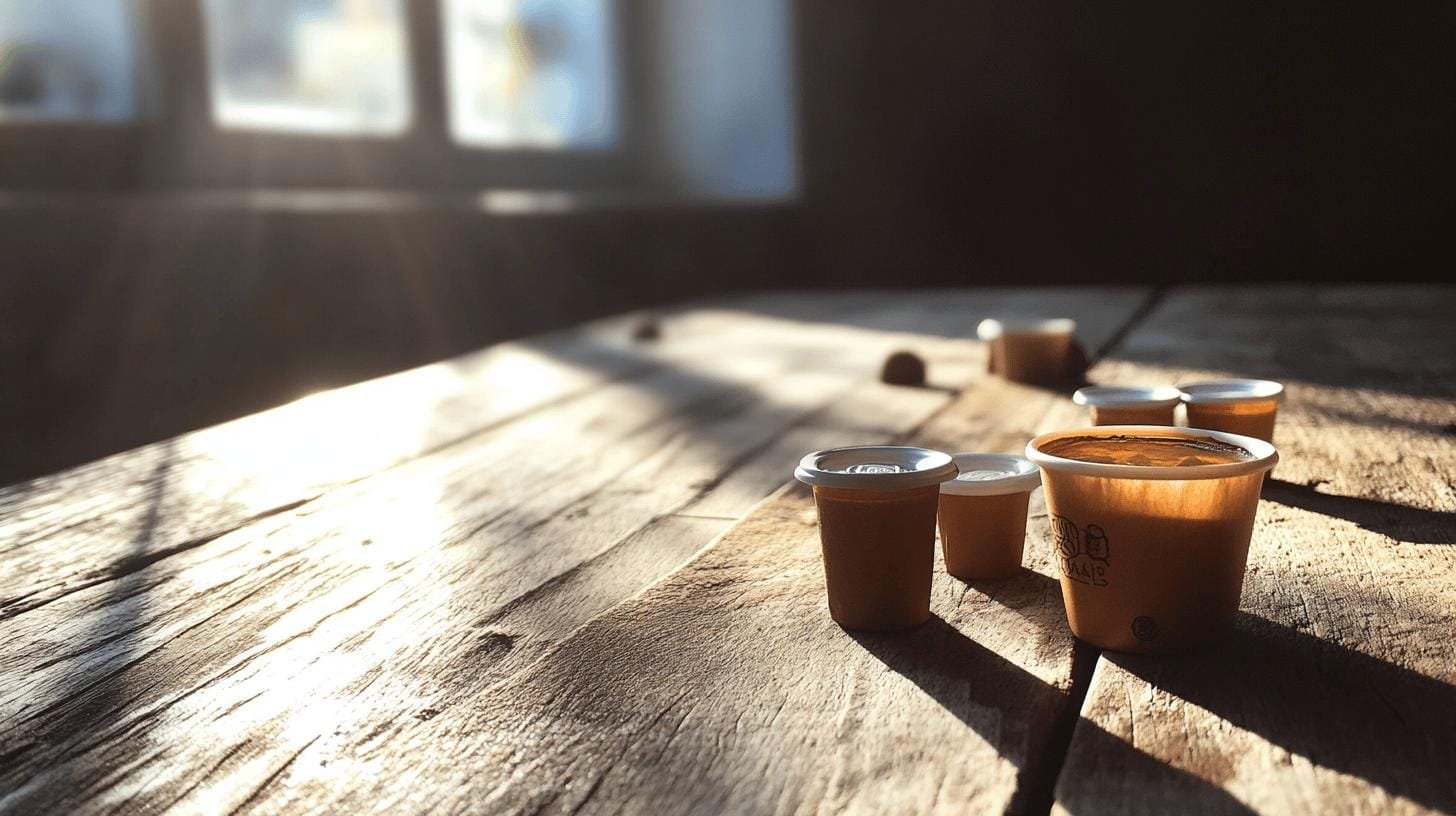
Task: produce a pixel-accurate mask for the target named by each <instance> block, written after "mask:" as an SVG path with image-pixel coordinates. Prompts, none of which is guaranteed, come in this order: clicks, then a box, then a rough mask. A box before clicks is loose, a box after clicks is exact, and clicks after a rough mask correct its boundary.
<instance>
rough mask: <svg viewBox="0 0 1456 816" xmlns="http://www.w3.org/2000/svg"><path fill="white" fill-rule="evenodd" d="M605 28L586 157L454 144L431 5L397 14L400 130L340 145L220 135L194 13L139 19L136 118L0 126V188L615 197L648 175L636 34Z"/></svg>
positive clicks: (328, 140) (183, 6)
mask: <svg viewBox="0 0 1456 816" xmlns="http://www.w3.org/2000/svg"><path fill="white" fill-rule="evenodd" d="M625 2H626V0H609V3H610V6H611V9H610V13H611V14H613V15H615V21H616V25H615V26H614V35H615V36H614V40H615V42H614V45H615V48H614V58H615V59H616V62H617V71H618V74H617V82H616V93H617V140H616V143H615V144H614V145H611V146H600V147H595V146H594V147H590V148H583V149H570V148H564V149H558V148H534V147H519V148H516V147H512V148H492V147H486V146H474V145H466V144H460V143H458V142H456V141H455V140H454V138H453V137H452V136H451V134H450V132H449V131H450V128H449V121H448V118H447V117H448V111H447V109H446V104H447V102H446V86H445V80H446V77H445V60H446V57H445V53H444V30H443V27H442V16H441V14H442V9H441V7H440V4H439V2H438V0H406V2H405V4H404V6H405V11H406V15H405V28H406V32H405V36H406V43H407V52H408V71H409V87H410V91H411V93H412V94H413V99H412V102H411V110H412V113H411V116H410V119H409V121H408V122H407V124H406V126H405V128H404V130H403V131H401V132H400V133H398V134H372V135H358V136H346V135H338V134H313V133H285V132H277V131H266V130H246V129H240V128H233V127H228V128H224V127H222V126H220V125H219V124H218V123H217V122H216V121H215V120H214V118H213V111H212V103H211V95H210V87H209V86H210V81H209V77H208V70H209V63H208V59H207V56H208V55H207V52H206V50H205V49H206V31H205V26H204V23H205V21H204V19H203V13H204V11H203V7H202V3H201V2H199V0H151V1H150V2H146V3H138V4H137V5H136V14H137V21H138V28H139V31H138V32H137V36H138V39H139V40H140V42H141V45H140V46H139V48H138V52H139V54H140V57H139V59H140V61H141V62H143V63H148V64H149V65H148V66H147V67H148V68H149V70H142V69H139V70H138V76H139V83H140V88H139V97H140V99H141V108H142V109H141V110H140V111H139V112H138V118H137V119H135V120H132V121H129V122H113V121H105V122H103V121H95V122H21V121H15V122H5V123H0V188H8V189H25V190H38V189H51V188H59V189H125V188H138V187H145V188H151V189H155V188H161V189H174V188H183V189H186V188H196V187H202V188H209V187H223V188H230V187H281V188H289V187H297V188H319V187H326V188H343V189H351V188H359V189H370V188H373V189H377V188H386V189H394V188H399V189H426V190H431V191H435V190H438V191H442V192H460V191H475V190H480V189H489V188H496V189H514V188H531V189H581V188H590V189H612V188H621V187H628V186H634V185H635V184H636V183H638V182H640V180H641V179H642V178H643V177H644V175H645V172H644V170H645V167H644V162H643V156H644V152H645V151H644V149H643V147H642V144H641V143H642V141H643V139H642V138H641V137H642V134H643V132H644V130H645V128H644V127H643V126H642V125H643V118H642V115H641V114H642V111H643V105H642V103H641V101H640V98H641V96H642V94H641V93H639V89H640V88H641V87H642V82H641V75H642V74H641V72H642V68H643V66H642V64H641V61H640V60H638V59H636V58H634V57H633V54H634V52H635V50H636V49H634V44H635V42H636V41H637V39H638V38H639V37H640V36H641V32H640V31H639V30H638V27H637V26H636V25H635V24H634V21H633V20H631V19H629V15H627V14H624V13H623V12H624V5H625Z"/></svg>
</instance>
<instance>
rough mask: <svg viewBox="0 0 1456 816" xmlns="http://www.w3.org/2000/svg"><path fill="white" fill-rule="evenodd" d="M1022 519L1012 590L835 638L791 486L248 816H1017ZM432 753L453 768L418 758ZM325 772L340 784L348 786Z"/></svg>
mask: <svg viewBox="0 0 1456 816" xmlns="http://www.w3.org/2000/svg"><path fill="white" fill-rule="evenodd" d="M1008 404H1014V405H1016V406H1017V407H1018V408H1019V411H1018V413H1017V419H1016V420H1015V421H1013V422H1009V423H1008V422H1006V421H1004V420H1001V421H997V420H995V419H992V417H1003V416H1004V414H1001V410H1002V408H1003V406H1005V405H1008ZM1069 408H1070V403H1067V402H1066V400H1065V397H1064V396H1063V395H1061V394H1057V393H1053V392H1048V391H1042V390H1037V389H1030V388H1024V387H1020V386H1015V385H1007V384H1005V383H999V382H994V383H982V384H979V385H977V386H976V387H975V388H973V389H971V390H970V391H968V392H966V393H965V394H964V395H962V396H961V397H960V398H959V399H958V400H957V401H956V402H955V403H953V404H952V405H951V406H949V407H948V408H946V409H945V410H944V411H942V412H941V413H940V414H938V415H937V417H936V419H935V420H934V421H933V422H932V423H931V425H930V426H929V427H927V428H925V429H923V431H922V432H920V433H918V434H917V435H916V438H917V439H919V440H923V441H925V442H927V443H934V444H938V445H941V446H943V447H949V448H983V447H987V446H999V447H1002V448H1008V447H1009V448H1015V447H1018V446H1019V445H1021V444H1024V439H1025V438H1026V437H1025V434H1027V433H1030V432H1034V431H1036V430H1039V429H1042V428H1045V427H1049V426H1054V425H1056V424H1058V423H1060V422H1062V421H1064V418H1065V416H1066V414H1067V413H1068V409H1069ZM988 428H990V430H989V432H986V431H987V429H988ZM1033 514H1034V516H1033V519H1032V525H1031V530H1030V531H1029V536H1030V539H1031V540H1032V541H1033V542H1036V544H1034V546H1033V547H1032V548H1031V550H1030V551H1029V553H1028V564H1029V565H1030V567H1031V569H1029V570H1026V571H1024V572H1023V574H1022V575H1020V576H1018V577H1016V578H1013V579H1009V580H1007V581H1001V582H987V583H984V584H979V585H975V586H971V585H967V584H965V583H963V582H961V581H958V580H956V579H953V578H950V577H949V576H947V575H946V574H945V573H944V571H943V569H941V568H939V567H937V575H936V583H935V589H934V596H933V601H932V608H933V611H934V612H935V614H936V617H934V618H933V619H932V621H931V622H930V623H928V624H926V625H925V626H923V627H920V628H919V629H916V630H913V631H911V632H909V633H900V634H891V635H860V634H851V633H847V632H845V631H844V630H841V629H839V628H838V627H837V626H835V625H834V624H833V622H832V621H831V620H830V619H829V616H828V614H827V610H826V609H825V602H824V587H823V573H822V566H821V564H820V560H819V542H818V533H817V529H816V526H815V511H814V507H813V502H812V499H811V498H810V497H809V495H808V492H807V491H806V490H804V489H802V488H801V487H799V486H797V485H791V486H789V487H786V488H785V489H784V490H783V491H781V492H780V493H779V494H778V495H776V496H774V497H773V498H771V499H769V500H768V501H766V502H765V503H764V504H762V505H761V506H759V507H758V508H757V509H756V510H755V511H754V512H753V513H752V514H751V515H750V516H748V517H747V518H746V519H745V520H744V521H743V522H742V523H741V524H739V525H738V526H736V527H734V528H733V529H732V530H731V531H730V532H728V533H727V534H725V535H724V537H723V538H722V539H720V540H719V541H718V542H717V543H715V544H714V545H713V546H712V547H711V548H709V549H708V550H706V551H705V552H704V553H703V554H702V555H701V556H699V557H698V558H697V559H695V560H694V561H692V562H691V563H690V564H689V565H687V566H686V567H684V568H683V569H681V570H679V571H677V572H675V573H673V574H672V575H671V576H669V577H667V578H666V579H664V580H663V581H662V582H660V583H659V584H657V585H655V586H653V587H652V588H650V589H649V590H647V591H646V592H644V593H643V594H642V595H640V596H638V597H635V598H632V599H630V600H627V601H625V602H623V603H622V604H619V605H617V606H615V607H613V608H612V609H611V610H609V611H607V612H605V613H604V614H602V615H601V616H599V617H597V618H595V619H593V620H592V621H591V622H589V623H587V624H586V625H585V626H584V627H582V628H581V629H580V630H578V631H577V632H576V633H575V634H573V636H572V637H571V638H570V639H568V640H566V641H564V642H563V643H561V644H560V646H558V647H557V648H556V649H554V650H552V651H550V652H548V653H547V654H546V655H545V656H544V657H542V658H541V659H540V660H539V661H538V662H536V663H535V664H534V665H533V666H531V667H530V669H529V670H527V671H525V672H523V673H522V674H520V675H519V676H516V677H511V678H507V679H505V680H503V681H501V682H500V683H498V684H496V685H494V686H491V687H489V688H486V689H482V690H481V691H479V692H478V693H475V694H473V695H471V696H469V697H467V698H463V699H459V700H457V701H455V702H454V703H453V704H452V705H450V706H448V707H442V709H441V710H440V712H439V714H438V716H435V717H432V718H430V719H429V720H427V721H417V722H408V723H405V724H403V725H402V726H401V727H400V728H399V729H398V730H397V731H396V732H394V733H393V734H392V736H391V738H390V739H389V740H388V741H380V740H369V739H366V738H361V737H359V736H350V737H346V738H344V739H342V740H341V741H340V742H339V743H337V744H333V745H329V746H326V747H317V746H311V747H310V748H309V749H308V751H306V752H305V753H304V754H302V755H301V756H300V757H299V758H298V760H297V761H294V762H292V763H291V764H290V765H289V767H288V769H287V771H286V772H284V773H283V774H282V775H281V776H280V778H279V780H278V781H277V784H273V785H270V786H269V787H268V789H267V790H266V791H265V792H264V793H263V794H261V795H260V797H259V798H258V799H255V800H254V801H253V802H252V804H253V805H255V806H257V808H258V809H259V810H261V811H288V812H323V811H327V810H331V809H340V808H342V809H345V810H349V811H354V812H381V813H383V812H393V811H397V810H401V809H406V810H427V811H471V810H479V811H489V812H512V813H516V812H533V813H534V812H581V813H594V812H644V813H645V812H650V813H692V812H735V813H759V812H784V813H801V812H820V811H848V812H875V813H879V812H897V813H898V812H953V813H961V812H986V811H1002V810H1010V811H1012V812H1022V811H1025V810H1027V809H1028V806H1029V802H1028V801H1027V794H1028V793H1029V792H1030V791H1031V790H1032V788H1031V786H1029V785H1027V784H1026V783H1027V780H1028V778H1029V777H1034V776H1036V775H1037V774H1039V773H1041V772H1043V769H1042V768H1040V767H1039V762H1040V761H1041V759H1042V757H1044V756H1046V752H1045V751H1044V750H1042V749H1043V748H1044V747H1045V745H1046V744H1047V742H1048V741H1049V740H1050V737H1051V734H1052V731H1053V727H1054V723H1055V721H1056V719H1057V716H1058V714H1059V713H1061V711H1062V710H1063V709H1064V707H1065V706H1066V705H1067V704H1068V697H1067V689H1068V688H1069V686H1070V685H1071V675H1072V668H1073V648H1072V638H1071V635H1070V633H1069V632H1068V630H1067V628H1066V623H1065V617H1064V613H1063V611H1062V607H1061V601H1060V594H1059V589H1058V587H1057V585H1056V583H1055V581H1054V580H1053V579H1052V578H1051V577H1050V571H1051V569H1052V567H1051V559H1050V551H1049V549H1048V548H1047V547H1046V546H1044V545H1042V544H1040V542H1041V541H1042V540H1043V539H1044V537H1045V532H1046V529H1045V528H1046V516H1045V510H1044V507H1043V506H1042V505H1041V503H1040V501H1037V502H1036V503H1035V506H1034V508H1033ZM365 736H366V737H367V734H366V735H365ZM440 745H450V746H452V750H451V752H450V753H448V754H440V753H438V752H437V751H434V750H433V749H432V746H440ZM364 769H368V772H367V774H365V773H362V772H363V771H364ZM366 776H367V779H365V778H364V777H366ZM341 778H348V779H353V780H355V782H354V783H353V784H352V785H349V786H347V790H345V787H346V786H343V785H341V784H340V779H341ZM406 778H407V779H408V781H407V782H405V783H400V781H399V780H401V779H406ZM1046 781H1047V784H1048V785H1049V784H1050V778H1048V779H1047V780H1046Z"/></svg>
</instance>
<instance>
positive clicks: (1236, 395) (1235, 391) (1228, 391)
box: [1178, 380, 1284, 405]
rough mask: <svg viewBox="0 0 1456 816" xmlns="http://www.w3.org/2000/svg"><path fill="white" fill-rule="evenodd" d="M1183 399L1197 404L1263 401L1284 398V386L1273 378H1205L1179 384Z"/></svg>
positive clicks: (1281, 399)
mask: <svg viewBox="0 0 1456 816" xmlns="http://www.w3.org/2000/svg"><path fill="white" fill-rule="evenodd" d="M1178 390H1179V391H1182V392H1183V401H1184V402H1191V403H1197V404H1205V405H1206V404H1210V403H1219V402H1225V403H1230V402H1261V401H1263V400H1271V399H1272V400H1280V401H1283V399H1284V386H1283V385H1280V384H1279V383H1277V382H1274V381H1273V380H1203V381H1200V382H1193V383H1185V384H1183V385H1180V386H1178Z"/></svg>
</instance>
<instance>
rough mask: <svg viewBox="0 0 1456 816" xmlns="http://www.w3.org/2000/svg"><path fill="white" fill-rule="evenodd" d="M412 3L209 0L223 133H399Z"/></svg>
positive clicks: (405, 107) (215, 96) (407, 104)
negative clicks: (408, 8)
mask: <svg viewBox="0 0 1456 816" xmlns="http://www.w3.org/2000/svg"><path fill="white" fill-rule="evenodd" d="M404 1H405V0H205V2H204V5H203V12H204V17H205V20H206V28H207V46H208V73H209V78H210V82H211V87H212V110H213V117H214V118H215V119H216V121H217V122H218V124H219V125H221V126H223V127H225V128H247V129H255V130H278V131H294V132H299V133H318V134H349V135H393V134H397V133H399V132H401V131H403V130H404V129H405V128H406V127H407V126H408V125H409V121H410V116H411V100H410V89H409V69H408V58H407V57H408V54H407V47H406V31H405V20H404V17H405V10H404Z"/></svg>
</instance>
